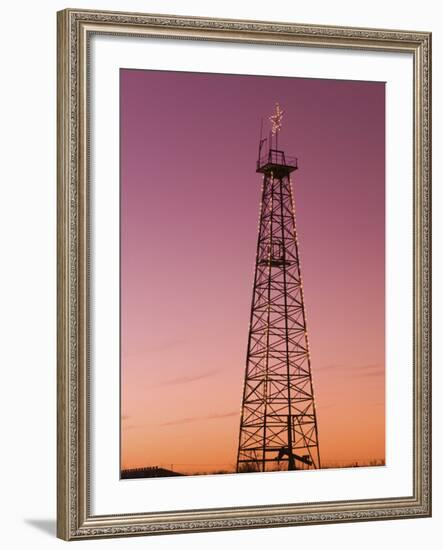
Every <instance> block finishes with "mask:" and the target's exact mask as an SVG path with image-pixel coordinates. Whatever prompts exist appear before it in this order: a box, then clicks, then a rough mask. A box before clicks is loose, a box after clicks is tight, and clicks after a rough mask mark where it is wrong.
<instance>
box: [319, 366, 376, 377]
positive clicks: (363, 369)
mask: <svg viewBox="0 0 443 550" xmlns="http://www.w3.org/2000/svg"><path fill="white" fill-rule="evenodd" d="M326 370H329V371H330V372H337V371H339V372H342V373H343V375H345V374H346V375H348V374H349V375H353V376H368V377H370V376H382V375H383V374H384V372H385V368H384V366H383V365H380V364H379V363H369V364H366V365H337V364H330V365H321V366H320V367H313V368H312V371H313V373H314V375H315V373H316V372H317V371H326Z"/></svg>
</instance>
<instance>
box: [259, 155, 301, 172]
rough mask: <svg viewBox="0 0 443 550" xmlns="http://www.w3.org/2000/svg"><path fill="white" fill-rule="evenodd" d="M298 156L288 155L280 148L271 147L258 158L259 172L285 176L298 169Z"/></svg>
mask: <svg viewBox="0 0 443 550" xmlns="http://www.w3.org/2000/svg"><path fill="white" fill-rule="evenodd" d="M297 168H298V163H297V158H296V157H288V156H286V155H285V153H284V151H281V150H280V149H269V150H268V153H267V154H266V155H264V156H262V157H260V158H259V159H258V160H257V170H256V171H257V172H260V173H262V174H273V175H274V176H275V177H284V176H287V175H289V174H290V173H291V172H294V170H297Z"/></svg>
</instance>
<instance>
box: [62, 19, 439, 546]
mask: <svg viewBox="0 0 443 550" xmlns="http://www.w3.org/2000/svg"><path fill="white" fill-rule="evenodd" d="M57 24H58V59H57V70H58V94H57V95H58V104H57V108H58V160H57V180H58V184H57V185H58V188H57V193H58V219H57V227H58V242H57V253H58V273H57V276H58V351H57V358H58V370H57V385H58V390H57V417H58V422H57V425H58V427H57V430H58V431H57V441H58V471H57V487H58V495H57V534H58V536H59V537H60V538H62V539H65V540H73V539H87V538H103V537H118V536H130V535H156V534H168V533H186V532H197V531H217V530H229V529H247V528H263V527H278V526H290V525H309V524H319V523H336V522H354V521H367V520H382V519H401V518H414V517H428V516H430V515H431V269H430V267H431V34H430V33H428V32H415V31H398V30H380V29H363V28H346V27H328V26H315V25H301V24H294V23H283V22H281V23H277V22H263V21H252V20H251V21H249V20H248V21H246V20H243V21H236V20H227V19H226V20H224V19H209V18H204V17H188V16H186V17H181V16H171V15H152V14H138V13H117V12H105V11H91V10H77V9H67V10H64V11H61V12H59V13H58V19H57ZM97 35H106V36H109V37H112V36H126V37H136V38H138V39H141V38H143V37H149V38H151V39H152V38H153V39H159V40H160V39H163V38H170V39H180V40H193V41H201V42H216V43H224V42H230V43H244V44H256V45H261V46H265V45H266V46H273V47H278V46H292V47H312V48H320V49H323V50H324V49H345V50H348V51H357V52H361V51H365V52H374V51H376V52H380V54H383V53H386V54H390V53H397V52H401V53H406V54H409V55H411V56H412V59H413V83H412V87H413V103H414V105H413V117H414V121H413V147H412V148H411V149H412V150H413V159H412V165H413V193H412V195H413V208H412V210H413V222H412V223H413V242H411V248H412V255H413V265H411V270H413V294H412V295H411V296H407V297H405V299H406V300H410V301H413V335H411V342H412V349H411V350H410V353H411V356H412V364H413V372H412V373H411V376H412V378H411V383H412V387H413V392H412V393H413V405H412V406H413V433H412V435H411V437H412V441H413V454H412V471H411V472H410V477H411V485H412V494H408V495H407V496H395V497H392V498H386V497H383V498H370V499H367V498H363V499H352V500H338V501H335V500H332V501H322V502H309V503H306V502H305V503H294V504H288V503H284V504H269V505H263V504H260V505H253V506H233V507H218V508H206V509H203V508H199V509H186V510H179V511H177V510H174V509H171V510H164V509H163V510H162V509H159V510H158V511H155V512H145V511H144V510H143V509H141V510H139V511H138V512H137V513H130V514H128V513H118V512H116V513H115V514H108V515H105V514H94V513H93V511H92V507H91V499H92V498H93V495H91V483H90V479H91V460H90V457H89V447H90V439H91V437H92V434H91V430H92V428H91V416H90V415H91V413H90V405H91V395H90V389H89V388H90V383H91V368H92V367H91V361H90V349H91V345H92V342H91V324H92V323H93V322H94V321H93V317H92V316H91V311H90V308H91V283H90V277H89V275H90V262H91V255H92V254H93V251H92V250H91V246H90V233H91V217H92V216H93V215H94V213H93V211H91V206H90V190H91V189H90V186H91V166H90V164H89V155H90V147H91V133H90V132H91V125H90V104H89V94H90V78H91V72H90V71H91V70H93V69H92V68H91V62H90V44H91V39H92V37H93V36H97ZM92 259H93V258H92ZM116 452H118V450H116ZM159 481H161V480H159Z"/></svg>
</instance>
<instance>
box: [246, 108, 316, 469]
mask: <svg viewBox="0 0 443 550" xmlns="http://www.w3.org/2000/svg"><path fill="white" fill-rule="evenodd" d="M282 116H283V111H281V109H280V106H279V104H278V103H277V104H276V111H275V114H274V115H272V116H271V117H270V121H271V123H272V131H271V132H270V134H269V138H268V139H262V138H261V136H260V142H259V153H258V160H257V167H256V172H258V173H260V174H262V175H263V181H262V192H261V205H260V221H259V231H258V242H257V252H256V259H255V273H254V284H253V296H252V304H251V314H250V326H249V335H248V345H247V356H246V371H245V380H244V388H243V402H242V412H241V421H240V435H239V446H238V455H237V472H250V471H257V472H264V471H269V470H277V469H285V470H286V469H287V470H295V469H308V468H309V469H312V468H320V454H319V445H318V431H317V419H316V412H315V402H314V391H313V386H312V375H311V359H310V353H309V342H308V333H307V327H306V312H305V305H304V296H303V282H302V277H301V270H300V257H299V247H298V241H297V233H296V225H295V209H294V198H293V192H292V183H291V174H292V173H293V172H295V171H296V170H297V159H296V158H293V157H287V156H285V153H284V151H283V150H282V149H279V148H278V136H279V132H280V130H281V123H282Z"/></svg>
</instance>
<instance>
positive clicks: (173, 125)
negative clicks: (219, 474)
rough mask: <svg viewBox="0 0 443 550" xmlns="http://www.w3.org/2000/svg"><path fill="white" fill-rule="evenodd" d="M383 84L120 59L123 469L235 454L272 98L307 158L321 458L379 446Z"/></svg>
mask: <svg viewBox="0 0 443 550" xmlns="http://www.w3.org/2000/svg"><path fill="white" fill-rule="evenodd" d="M384 98H385V86H384V84H383V83H373V82H351V81H337V80H318V79H296V78H280V77H254V76H237V75H213V74H196V73H175V72H162V71H140V70H122V71H121V175H122V179H121V193H122V195H121V196H122V203H121V209H122V210H121V223H122V225H121V262H122V264H121V285H122V288H121V290H122V292H121V299H122V303H121V312H122V313H121V315H122V317H121V323H122V342H121V344H122V414H123V420H122V464H123V467H129V466H143V465H160V464H163V465H165V464H168V465H169V464H174V463H175V464H177V465H178V464H183V465H184V466H183V468H187V469H188V470H189V471H192V470H195V471H197V470H199V471H200V470H203V469H206V470H207V471H211V470H214V469H217V468H218V467H220V468H221V467H222V465H223V464H224V465H226V466H223V467H226V468H227V467H228V466H227V465H228V464H231V463H232V464H233V463H234V462H235V452H236V446H237V443H238V439H237V438H238V428H239V411H240V405H241V392H242V384H243V377H244V367H245V355H246V344H247V329H248V321H249V313H250V302H251V293H252V277H253V267H254V265H253V264H254V258H255V247H256V239H257V222H258V211H259V200H260V197H259V194H260V183H261V176H260V175H259V174H256V173H255V162H256V157H257V145H258V138H259V130H260V120H261V117H263V118H264V123H265V127H266V128H269V126H268V124H267V117H268V116H269V115H270V114H271V113H272V111H273V110H274V105H275V102H276V101H278V102H279V103H280V105H281V107H282V108H283V110H284V111H285V113H284V118H283V130H282V132H281V134H280V137H279V145H280V146H281V147H282V148H283V149H285V151H286V153H287V154H288V155H294V156H297V157H298V159H299V170H298V171H297V172H296V173H295V176H294V177H293V185H294V190H295V203H296V216H297V230H298V238H299V244H300V256H301V268H302V274H303V280H304V291H305V306H306V313H307V320H308V331H309V340H310V348H311V355H312V372H313V380H314V387H315V391H316V403H317V409H318V424H319V441H320V452H321V454H322V462H323V463H325V462H328V461H329V463H331V464H332V463H334V462H340V461H348V460H356V459H359V460H371V459H376V458H380V459H383V458H384V351H385V348H384V346H385V341H384V329H385V326H384V269H385V263H384V231H385V219H384V216H385V202H384V201H385V198H384V170H385V165H384V162H385V157H384V154H385V153H384V151H385V117H384V105H385V102H384ZM196 441H198V442H199V445H198V449H196V448H195V447H196V446H195V442H196ZM186 465H187V466H186ZM219 465H220V466H219Z"/></svg>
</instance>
